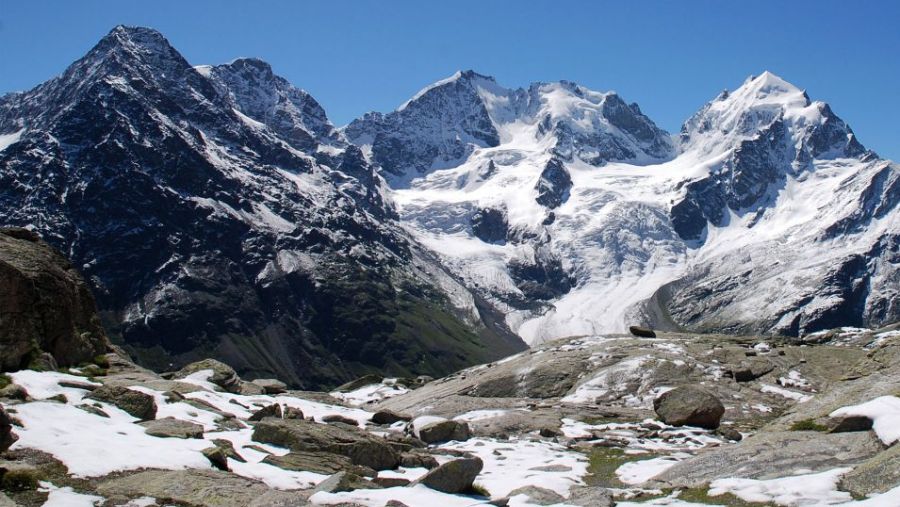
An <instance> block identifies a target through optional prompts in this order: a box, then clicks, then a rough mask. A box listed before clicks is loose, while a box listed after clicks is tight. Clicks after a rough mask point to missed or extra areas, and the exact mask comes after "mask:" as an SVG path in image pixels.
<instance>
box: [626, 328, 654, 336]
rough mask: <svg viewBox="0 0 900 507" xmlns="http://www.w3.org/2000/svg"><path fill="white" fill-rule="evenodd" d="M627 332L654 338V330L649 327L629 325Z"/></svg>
mask: <svg viewBox="0 0 900 507" xmlns="http://www.w3.org/2000/svg"><path fill="white" fill-rule="evenodd" d="M628 332H629V333H631V334H633V335H634V336H639V337H641V338H656V332H655V331H653V330H652V329H650V328H649V327H644V326H629V327H628Z"/></svg>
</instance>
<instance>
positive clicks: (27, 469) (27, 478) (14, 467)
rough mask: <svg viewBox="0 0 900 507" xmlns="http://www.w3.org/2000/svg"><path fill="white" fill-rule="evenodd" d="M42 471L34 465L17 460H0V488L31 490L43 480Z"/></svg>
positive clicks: (6, 489)
mask: <svg viewBox="0 0 900 507" xmlns="http://www.w3.org/2000/svg"><path fill="white" fill-rule="evenodd" d="M44 479H45V477H44V473H43V471H42V470H40V469H38V468H37V467H35V466H34V465H31V464H28V463H22V462H18V461H0V490H5V491H31V490H35V489H37V488H38V485H39V483H40V481H42V480H44Z"/></svg>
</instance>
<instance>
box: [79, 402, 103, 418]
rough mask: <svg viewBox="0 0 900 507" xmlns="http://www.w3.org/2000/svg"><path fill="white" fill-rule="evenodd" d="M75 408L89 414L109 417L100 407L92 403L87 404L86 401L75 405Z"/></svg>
mask: <svg viewBox="0 0 900 507" xmlns="http://www.w3.org/2000/svg"><path fill="white" fill-rule="evenodd" d="M75 408H80V409H81V410H84V411H85V412H87V413H89V414H94V415H97V416H100V417H105V418H107V419H109V414H107V413H106V412H104V411H103V409H101V408H100V407H95V406H93V405H88V404H87V403H82V404H81V405H76V406H75Z"/></svg>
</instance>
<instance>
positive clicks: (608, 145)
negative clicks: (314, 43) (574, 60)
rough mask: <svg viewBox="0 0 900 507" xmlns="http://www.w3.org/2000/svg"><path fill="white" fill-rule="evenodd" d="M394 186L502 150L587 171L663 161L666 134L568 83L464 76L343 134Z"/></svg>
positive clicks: (626, 108)
mask: <svg viewBox="0 0 900 507" xmlns="http://www.w3.org/2000/svg"><path fill="white" fill-rule="evenodd" d="M344 132H345V133H346V135H347V137H348V138H349V139H350V140H351V141H352V142H354V143H355V144H357V145H359V146H361V147H362V148H363V150H364V151H365V152H367V153H369V154H370V158H371V159H372V160H373V161H375V162H377V163H378V165H379V166H380V167H381V169H382V170H383V171H384V173H385V175H386V177H387V178H388V180H389V181H390V182H392V183H393V184H394V185H395V186H405V185H406V184H407V183H408V182H409V181H410V180H411V179H413V178H416V177H419V176H422V175H426V174H428V173H430V172H432V171H434V170H438V169H445V168H449V167H454V166H457V165H459V164H460V163H462V162H464V161H465V160H466V159H467V158H469V157H470V156H471V155H472V153H473V152H475V151H477V150H479V149H483V148H495V147H497V146H500V145H503V144H511V143H513V144H527V145H540V146H543V147H544V149H546V150H548V151H549V152H552V153H553V154H555V155H556V156H558V157H560V158H562V159H565V160H569V161H572V160H581V161H584V162H586V163H588V164H592V165H602V164H604V163H606V162H609V161H615V160H619V161H621V160H629V161H632V162H635V163H649V162H656V161H660V160H665V159H668V158H671V157H672V156H673V154H674V148H673V144H672V141H671V139H670V138H669V136H668V134H666V133H665V132H664V131H662V130H660V129H659V128H657V127H656V125H654V124H653V122H652V121H651V120H650V119H649V118H647V117H646V116H644V115H643V113H641V110H640V108H638V106H637V105H636V104H631V105H628V104H626V103H625V102H624V101H623V100H622V99H621V98H620V97H619V96H618V95H616V94H615V93H598V92H594V91H591V90H588V89H586V88H584V87H581V86H578V85H576V84H574V83H571V82H568V81H561V82H558V83H534V84H532V85H531V86H530V87H528V88H527V89H521V88H519V89H506V88H503V87H501V86H499V85H498V84H497V83H496V81H495V80H494V79H493V78H491V77H487V76H482V75H480V74H477V73H475V72H473V71H471V70H468V71H464V72H457V73H456V74H454V75H453V76H451V77H449V78H447V79H444V80H442V81H438V82H437V83H435V84H433V85H431V86H429V87H427V88H425V89H423V90H422V91H420V92H419V93H418V94H416V96H414V97H413V98H412V99H410V100H409V101H408V102H406V103H405V104H403V105H402V106H400V108H399V109H397V110H396V111H394V112H391V113H388V114H381V113H368V114H366V115H365V116H363V117H362V118H360V119H358V120H355V121H353V122H352V123H350V125H348V126H347V127H346V129H345V130H344Z"/></svg>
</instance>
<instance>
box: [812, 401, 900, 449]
mask: <svg viewBox="0 0 900 507" xmlns="http://www.w3.org/2000/svg"><path fill="white" fill-rule="evenodd" d="M829 416H830V417H846V416H862V417H868V418H869V419H871V420H872V429H873V430H875V434H876V435H878V438H880V439H881V441H882V442H884V444H885V445H891V444H893V443H894V442H896V441H898V440H900V398H898V397H896V396H881V397H879V398H875V399H874V400H871V401H867V402H866V403H862V404H860V405H853V406H850V407H843V408H839V409H837V410H835V411H834V412H832V413H831V414H829Z"/></svg>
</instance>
